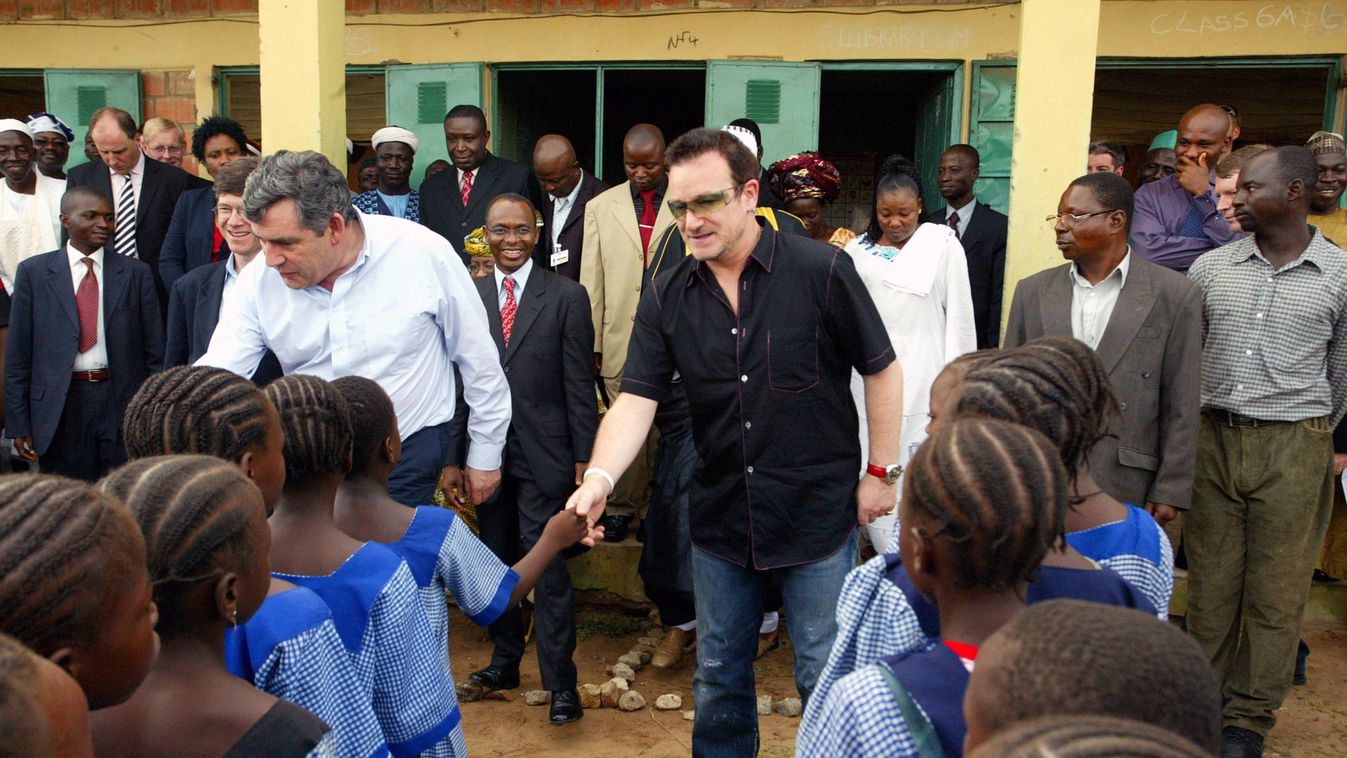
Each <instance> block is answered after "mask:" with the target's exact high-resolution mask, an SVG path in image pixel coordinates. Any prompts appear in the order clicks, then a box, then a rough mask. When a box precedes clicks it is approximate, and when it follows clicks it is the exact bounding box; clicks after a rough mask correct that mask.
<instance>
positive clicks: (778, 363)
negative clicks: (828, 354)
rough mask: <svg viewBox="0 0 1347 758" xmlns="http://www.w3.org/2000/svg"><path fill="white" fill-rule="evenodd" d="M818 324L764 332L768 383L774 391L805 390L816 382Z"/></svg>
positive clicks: (817, 373)
mask: <svg viewBox="0 0 1347 758" xmlns="http://www.w3.org/2000/svg"><path fill="white" fill-rule="evenodd" d="M818 363H819V358H818V327H817V326H810V327H793V328H789V329H770V330H768V332H767V377H768V386H770V387H771V388H772V389H773V390H774V391H776V392H804V391H805V390H807V389H810V388H812V387H814V386H815V385H817V384H818V381H819V379H818V377H819V365H818Z"/></svg>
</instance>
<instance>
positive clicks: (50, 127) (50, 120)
mask: <svg viewBox="0 0 1347 758" xmlns="http://www.w3.org/2000/svg"><path fill="white" fill-rule="evenodd" d="M28 128H29V129H31V130H33V134H42V133H43V132H51V133H53V134H59V135H61V136H62V137H65V141H66V142H72V141H74V139H75V133H74V132H73V131H71V130H70V127H68V126H66V125H65V122H64V121H62V120H61V119H59V118H57V117H56V115H55V114H52V113H46V112H43V113H34V114H32V115H31V116H29V117H28Z"/></svg>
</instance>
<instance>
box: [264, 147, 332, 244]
mask: <svg viewBox="0 0 1347 758" xmlns="http://www.w3.org/2000/svg"><path fill="white" fill-rule="evenodd" d="M286 198H293V199H294V201H295V204H296V206H298V210H299V223H300V224H302V225H303V226H304V227H305V228H306V229H310V230H312V231H313V232H314V233H315V234H322V233H323V230H325V229H326V228H327V223H328V220H329V219H331V218H332V214H334V213H340V214H341V215H342V217H343V218H345V219H346V220H347V221H351V220H353V219H354V218H355V208H354V207H352V206H351V188H350V187H349V186H347V184H346V176H345V175H343V174H342V173H341V171H340V170H338V169H337V167H336V166H333V165H332V163H331V162H330V161H329V160H328V159H327V156H325V155H323V154H322V153H317V152H314V151H312V150H304V151H301V152H296V151H292V150H280V151H277V152H276V153H275V154H273V155H268V156H267V157H265V158H263V159H262V161H261V163H259V164H258V165H257V169H256V170H255V171H253V173H252V175H250V176H249V177H248V184H247V186H246V187H245V188H244V190H243V213H244V215H246V216H247V217H248V220H249V221H253V222H259V221H261V220H262V214H264V213H266V211H267V209H268V208H270V207H271V206H273V205H275V204H276V203H278V202H280V201H282V200H284V199H286Z"/></svg>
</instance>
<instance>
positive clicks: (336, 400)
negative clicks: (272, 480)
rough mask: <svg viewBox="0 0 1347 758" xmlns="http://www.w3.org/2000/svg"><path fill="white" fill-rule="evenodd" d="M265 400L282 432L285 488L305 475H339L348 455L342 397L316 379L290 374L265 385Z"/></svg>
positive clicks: (348, 416) (347, 418)
mask: <svg viewBox="0 0 1347 758" xmlns="http://www.w3.org/2000/svg"><path fill="white" fill-rule="evenodd" d="M265 392H266V396H267V399H269V400H271V402H272V404H273V405H275V406H276V410H277V412H279V413H280V415H281V428H282V429H284V430H285V485H286V486H287V487H290V486H292V485H297V484H299V483H300V482H301V481H302V480H303V478H304V476H305V475H306V474H342V475H345V474H346V471H347V468H346V467H347V456H349V455H350V453H351V413H350V410H349V409H348V408H347V406H346V398H344V397H342V395H341V393H340V392H337V390H336V389H334V388H333V387H332V385H331V383H329V382H326V381H324V380H322V379H319V378H318V377H316V376H306V375H304V374H292V375H291V376H283V377H281V378H280V379H277V380H276V381H274V382H272V383H271V384H268V385H267V387H266V390H265Z"/></svg>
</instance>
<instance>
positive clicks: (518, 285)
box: [496, 258, 533, 308]
mask: <svg viewBox="0 0 1347 758" xmlns="http://www.w3.org/2000/svg"><path fill="white" fill-rule="evenodd" d="M531 271H533V259H532V258H527V259H525V260H524V265H522V266H520V267H519V270H518V271H515V272H514V273H513V274H507V273H505V272H504V271H501V270H500V268H499V267H498V268H496V307H497V308H504V307H505V277H507V276H508V277H510V278H512V279H514V303H515V306H516V307H517V306H518V305H519V304H520V303H521V302H523V300H524V285H526V284H528V282H529V272H531Z"/></svg>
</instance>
